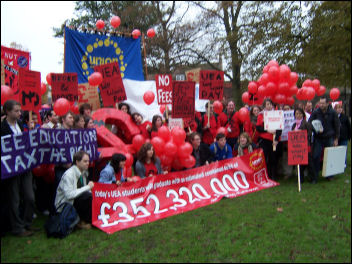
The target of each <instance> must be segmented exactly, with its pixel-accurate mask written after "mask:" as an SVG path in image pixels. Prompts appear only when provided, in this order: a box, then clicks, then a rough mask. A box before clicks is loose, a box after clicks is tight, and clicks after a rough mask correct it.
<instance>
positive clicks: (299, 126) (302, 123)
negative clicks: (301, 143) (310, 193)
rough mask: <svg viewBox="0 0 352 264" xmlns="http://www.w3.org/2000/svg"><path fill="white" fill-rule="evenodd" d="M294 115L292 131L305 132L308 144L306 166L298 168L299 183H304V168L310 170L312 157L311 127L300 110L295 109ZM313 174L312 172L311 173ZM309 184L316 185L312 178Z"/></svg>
mask: <svg viewBox="0 0 352 264" xmlns="http://www.w3.org/2000/svg"><path fill="white" fill-rule="evenodd" d="M294 115H295V121H296V122H295V123H294V124H293V125H292V131H297V130H307V142H308V151H309V153H308V166H307V165H301V166H300V182H301V183H303V182H304V171H305V169H306V168H311V166H312V162H313V161H312V156H311V150H310V149H311V138H312V126H311V124H309V123H308V121H307V120H306V114H305V112H304V111H303V109H301V108H297V109H295V111H294ZM311 173H313V172H311ZM311 183H313V184H315V183H317V182H316V180H315V179H314V178H312V177H311Z"/></svg>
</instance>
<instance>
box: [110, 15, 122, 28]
mask: <svg viewBox="0 0 352 264" xmlns="http://www.w3.org/2000/svg"><path fill="white" fill-rule="evenodd" d="M110 24H111V26H112V27H113V28H117V27H118V26H119V25H120V24H121V19H120V17H118V16H113V17H112V18H111V20H110Z"/></svg>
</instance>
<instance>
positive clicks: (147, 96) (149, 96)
mask: <svg viewBox="0 0 352 264" xmlns="http://www.w3.org/2000/svg"><path fill="white" fill-rule="evenodd" d="M154 98H155V95H154V93H153V92H152V91H146V92H145V93H144V95H143V100H144V102H145V103H146V104H147V105H150V104H151V103H153V102H154Z"/></svg>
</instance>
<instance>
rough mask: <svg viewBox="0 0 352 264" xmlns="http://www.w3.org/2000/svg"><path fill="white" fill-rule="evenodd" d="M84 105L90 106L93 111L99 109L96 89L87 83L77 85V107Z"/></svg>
mask: <svg viewBox="0 0 352 264" xmlns="http://www.w3.org/2000/svg"><path fill="white" fill-rule="evenodd" d="M84 103H88V104H90V105H91V106H92V110H93V111H95V110H97V109H100V108H101V105H100V100H99V93H98V89H97V87H95V86H91V85H89V83H80V84H78V105H81V104H84Z"/></svg>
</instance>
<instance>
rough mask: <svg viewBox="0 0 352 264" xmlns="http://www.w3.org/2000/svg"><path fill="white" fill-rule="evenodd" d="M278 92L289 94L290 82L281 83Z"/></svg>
mask: <svg viewBox="0 0 352 264" xmlns="http://www.w3.org/2000/svg"><path fill="white" fill-rule="evenodd" d="M277 92H278V93H280V94H288V93H289V92H290V90H289V84H288V83H287V82H282V83H279V87H278V89H277Z"/></svg>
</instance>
